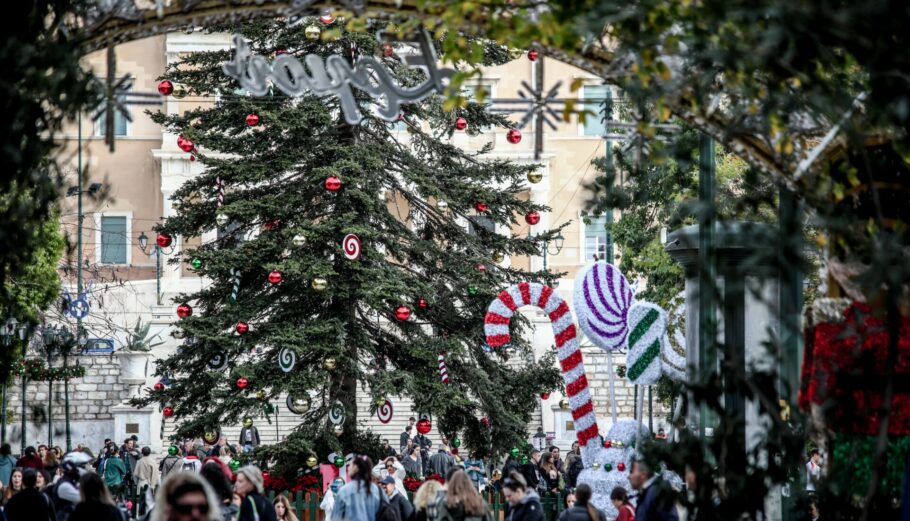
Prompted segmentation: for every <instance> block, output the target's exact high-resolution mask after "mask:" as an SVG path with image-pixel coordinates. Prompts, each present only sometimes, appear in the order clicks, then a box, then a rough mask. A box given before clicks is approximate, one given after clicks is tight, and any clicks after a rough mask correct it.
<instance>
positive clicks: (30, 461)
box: [16, 446, 44, 470]
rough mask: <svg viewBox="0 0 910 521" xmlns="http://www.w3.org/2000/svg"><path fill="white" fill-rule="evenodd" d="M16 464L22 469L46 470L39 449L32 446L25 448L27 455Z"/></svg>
mask: <svg viewBox="0 0 910 521" xmlns="http://www.w3.org/2000/svg"><path fill="white" fill-rule="evenodd" d="M16 466H17V467H19V468H21V469H35V470H44V462H43V461H41V458H40V457H39V456H38V451H36V450H35V447H32V446H28V447H26V448H25V455H24V456H22V457H21V458H19V459H18V460H17V461H16Z"/></svg>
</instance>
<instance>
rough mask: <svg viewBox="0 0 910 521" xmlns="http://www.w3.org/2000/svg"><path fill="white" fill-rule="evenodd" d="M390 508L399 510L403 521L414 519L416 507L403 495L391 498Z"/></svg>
mask: <svg viewBox="0 0 910 521" xmlns="http://www.w3.org/2000/svg"><path fill="white" fill-rule="evenodd" d="M389 506H390V507H392V508H395V509H397V510H398V514H399V515H400V516H401V521H411V520H412V519H413V517H414V505H412V504H411V502H410V501H408V498H406V497H404V496H403V495H401V493H398V494H395V496H394V497H391V498H389Z"/></svg>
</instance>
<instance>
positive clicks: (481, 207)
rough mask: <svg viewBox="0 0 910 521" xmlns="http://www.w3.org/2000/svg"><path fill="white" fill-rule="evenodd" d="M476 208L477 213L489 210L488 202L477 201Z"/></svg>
mask: <svg viewBox="0 0 910 521" xmlns="http://www.w3.org/2000/svg"><path fill="white" fill-rule="evenodd" d="M474 209H475V210H477V213H483V212H485V211H487V203H485V202H483V201H477V202H476V203H474Z"/></svg>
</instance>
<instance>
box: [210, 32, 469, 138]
mask: <svg viewBox="0 0 910 521" xmlns="http://www.w3.org/2000/svg"><path fill="white" fill-rule="evenodd" d="M417 43H418V47H419V51H418V52H417V53H415V54H412V55H408V56H405V57H404V60H405V63H407V64H408V65H409V66H412V67H420V68H422V69H424V70H425V71H426V73H427V81H425V82H424V83H422V84H420V85H418V86H416V87H402V86H400V85H398V83H397V82H396V81H395V77H394V76H392V73H391V72H390V71H389V70H388V69H387V68H386V67H385V66H384V65H383V64H382V63H381V62H379V61H378V60H376V59H375V58H373V57H372V56H363V57H360V58H358V59H357V62H356V64H355V65H354V66H353V67H352V66H351V64H350V63H349V62H348V60H347V59H346V58H344V57H342V56H339V55H332V56H329V57H328V58H326V59H325V61H323V59H322V57H321V56H319V55H316V54H308V55H307V56H305V57H304V60H303V61H304V63H305V64H306V66H305V67H304V64H303V63H300V61H299V60H298V59H297V58H295V57H294V56H290V55H288V54H282V55H279V56H278V57H277V58H275V60H274V61H273V62H272V63H271V64H269V62H268V60H266V58H265V57H263V56H259V55H257V54H253V53H252V52H251V51H250V46H249V45H248V44H247V43H246V40H244V39H243V36H242V35H240V34H235V35H234V47H235V49H236V51H235V54H234V59H233V60H232V61H229V62H227V63H225V64H224V66H223V69H224V72H225V74H227V75H228V76H230V77H232V78H234V79H236V80H237V81H238V82H240V85H241V86H242V87H243V88H245V89H246V90H248V91H249V92H250V93H251V94H252V95H253V96H265V95H266V94H268V92H269V80H271V83H272V84H274V85H275V87H277V88H278V89H279V90H281V91H282V92H284V93H285V94H287V95H288V96H302V95H303V94H304V93H306V92H311V93H313V94H316V95H320V96H325V95H334V96H338V98H339V99H340V100H341V111H342V112H343V113H344V118H345V121H347V122H348V124H349V125H357V124H358V123H360V121H361V120H362V119H363V114H361V112H360V108H361V107H360V106H359V105H358V104H357V100H356V99H355V98H354V93H353V89H355V88H356V89H358V90H361V91H363V92H366V93H367V94H369V95H370V96H371V97H373V98H374V99H377V100H380V102H381V103H379V104H377V105H376V107H375V109H374V111H375V112H376V114H378V116H379V117H381V118H382V119H385V120H386V121H394V120H396V119H398V115H399V113H400V109H401V105H402V104H406V103H412V102H416V101H420V100H422V99H424V98H426V97H427V96H429V95H430V94H433V93H434V92H439V93H441V92H442V91H443V90H444V89H445V87H446V85H447V84H448V80H449V79H451V78H452V75H454V74H455V71H454V70H452V69H441V68H437V66H436V55H435V52H434V50H433V46H432V44H431V43H430V38H429V36H428V35H427V34H426V33H422V34H421V35H420V37H419V38H418V42H417Z"/></svg>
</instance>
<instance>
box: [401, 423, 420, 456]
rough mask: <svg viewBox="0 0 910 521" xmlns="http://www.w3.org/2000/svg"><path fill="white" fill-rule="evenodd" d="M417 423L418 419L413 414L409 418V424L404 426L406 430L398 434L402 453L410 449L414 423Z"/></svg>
mask: <svg viewBox="0 0 910 521" xmlns="http://www.w3.org/2000/svg"><path fill="white" fill-rule="evenodd" d="M415 423H417V419H416V418H414V417H413V416H411V417H410V418H408V426H407V427H405V428H404V432H402V433H401V435H399V436H398V447H399V448H400V449H401V450H400V451H399V452H401V453H402V454H407V452H406V451H409V450H410V449H409V448H408V444H409V443H410V442H411V438H412V437H413V432H414V424H415Z"/></svg>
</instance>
